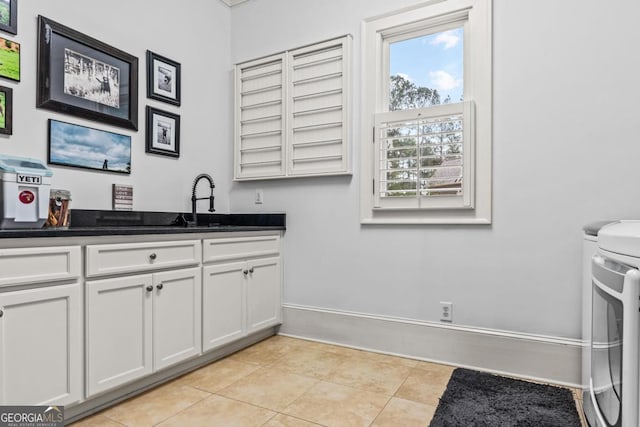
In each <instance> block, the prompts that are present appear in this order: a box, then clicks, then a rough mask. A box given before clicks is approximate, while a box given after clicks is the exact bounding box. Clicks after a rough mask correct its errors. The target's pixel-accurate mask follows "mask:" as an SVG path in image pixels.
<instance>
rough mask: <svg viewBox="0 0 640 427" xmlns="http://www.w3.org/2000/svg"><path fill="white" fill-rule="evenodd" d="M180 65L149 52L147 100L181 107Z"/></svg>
mask: <svg viewBox="0 0 640 427" xmlns="http://www.w3.org/2000/svg"><path fill="white" fill-rule="evenodd" d="M180 79H181V77H180V64H179V63H177V62H175V61H172V60H171V59H169V58H165V57H164V56H160V55H158V54H157V53H153V52H151V51H149V50H148V51H147V98H151V99H157V100H158V101H163V102H167V103H169V104H173V105H180Z"/></svg>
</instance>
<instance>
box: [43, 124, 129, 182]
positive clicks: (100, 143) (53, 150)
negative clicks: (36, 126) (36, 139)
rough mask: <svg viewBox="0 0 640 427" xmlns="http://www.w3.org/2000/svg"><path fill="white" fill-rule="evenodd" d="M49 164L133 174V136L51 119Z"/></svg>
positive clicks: (48, 151) (49, 127) (49, 126)
mask: <svg viewBox="0 0 640 427" xmlns="http://www.w3.org/2000/svg"><path fill="white" fill-rule="evenodd" d="M48 141H49V142H48V150H47V153H48V157H47V158H48V160H47V162H48V163H49V164H50V165H58V166H69V167H75V168H81V169H91V170H96V171H102V172H115V173H122V174H127V175H129V174H131V136H129V135H121V134H118V133H115V132H109V131H105V130H100V129H94V128H90V127H87V126H81V125H77V124H73V123H67V122H62V121H59V120H54V119H49V125H48Z"/></svg>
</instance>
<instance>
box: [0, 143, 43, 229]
mask: <svg viewBox="0 0 640 427" xmlns="http://www.w3.org/2000/svg"><path fill="white" fill-rule="evenodd" d="M52 175H53V173H52V172H51V170H50V169H49V168H47V166H46V165H45V164H44V162H42V161H41V160H38V159H30V158H26V157H15V156H8V155H5V154H0V221H1V222H0V228H2V229H6V228H40V227H42V225H43V224H44V222H45V220H46V219H47V215H48V213H49V189H50V187H51V176H52Z"/></svg>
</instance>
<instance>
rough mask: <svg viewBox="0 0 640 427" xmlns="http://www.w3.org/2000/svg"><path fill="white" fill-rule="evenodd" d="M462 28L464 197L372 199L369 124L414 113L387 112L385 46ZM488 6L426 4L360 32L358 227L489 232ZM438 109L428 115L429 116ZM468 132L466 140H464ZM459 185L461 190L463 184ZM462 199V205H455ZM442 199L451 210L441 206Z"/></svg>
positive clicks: (484, 2)
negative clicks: (480, 228) (455, 227)
mask: <svg viewBox="0 0 640 427" xmlns="http://www.w3.org/2000/svg"><path fill="white" fill-rule="evenodd" d="M461 25H463V26H464V94H463V96H464V101H465V102H464V106H463V107H462V108H463V109H464V111H465V113H464V114H465V119H464V129H465V137H464V139H465V143H469V144H470V145H469V146H468V147H465V149H463V155H464V160H463V166H464V167H465V171H464V173H465V176H464V180H463V182H464V183H466V184H467V188H464V189H463V196H458V197H451V198H445V199H441V200H440V201H436V199H438V198H433V202H423V203H420V202H418V203H412V202H409V203H401V202H397V201H395V200H390V199H392V198H386V199H385V201H384V202H386V203H384V202H383V203H381V202H380V199H379V197H378V195H379V193H377V190H379V188H378V185H379V183H378V184H377V182H378V180H379V176H380V174H379V163H376V159H378V158H379V156H378V154H377V153H376V151H377V149H376V147H377V144H376V141H375V139H376V130H375V128H374V127H375V124H376V119H378V120H380V119H381V118H386V117H387V116H386V115H385V114H381V113H386V114H389V115H393V114H395V115H397V116H398V118H400V119H401V120H404V119H405V116H406V117H407V118H410V117H412V115H413V116H414V117H417V116H416V115H417V113H418V112H419V111H418V110H404V111H397V112H391V113H387V112H388V108H389V105H388V99H389V95H388V94H389V43H393V42H396V41H400V40H405V39H409V38H414V37H420V36H421V35H425V34H432V33H436V32H440V31H446V30H448V29H451V28H453V27H460V26H461ZM491 28H492V27H491V0H432V1H428V2H424V3H421V4H419V5H416V6H413V7H410V8H406V9H402V10H400V11H396V12H393V13H391V14H387V15H384V16H380V17H375V18H371V19H368V20H366V21H365V22H363V24H362V80H361V81H362V146H361V148H362V150H361V184H360V187H361V188H360V211H361V212H360V221H361V223H362V224H490V223H491V204H492V200H491V199H492V197H491V196H492V194H491V186H492V183H491V175H492V174H491V168H492V149H491V148H492V111H491V110H492V99H491V94H492V84H491V80H492V79H491V76H492V67H491V64H492V60H491V45H492V30H491ZM443 107H444V105H442V106H435V107H427V108H429V109H431V108H433V110H432V111H433V114H439V113H438V112H437V110H438V109H440V110H441V111H443V110H442V109H443ZM447 108H449V107H447ZM469 131H470V132H469ZM463 185H464V184H463ZM461 198H462V199H463V200H462V201H461V200H460V199H461ZM447 199H449V201H450V202H451V203H448V202H447Z"/></svg>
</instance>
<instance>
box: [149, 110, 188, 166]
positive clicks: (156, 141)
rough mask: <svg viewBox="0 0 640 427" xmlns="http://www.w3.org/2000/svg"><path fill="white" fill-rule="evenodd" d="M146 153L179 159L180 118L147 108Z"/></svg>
mask: <svg viewBox="0 0 640 427" xmlns="http://www.w3.org/2000/svg"><path fill="white" fill-rule="evenodd" d="M146 129H147V135H146V136H147V144H146V150H145V151H146V152H147V153H152V154H161V155H163V156H170V157H180V116H179V115H177V114H173V113H169V112H167V111H162V110H158V109H157V108H153V107H149V106H147V120H146Z"/></svg>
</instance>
